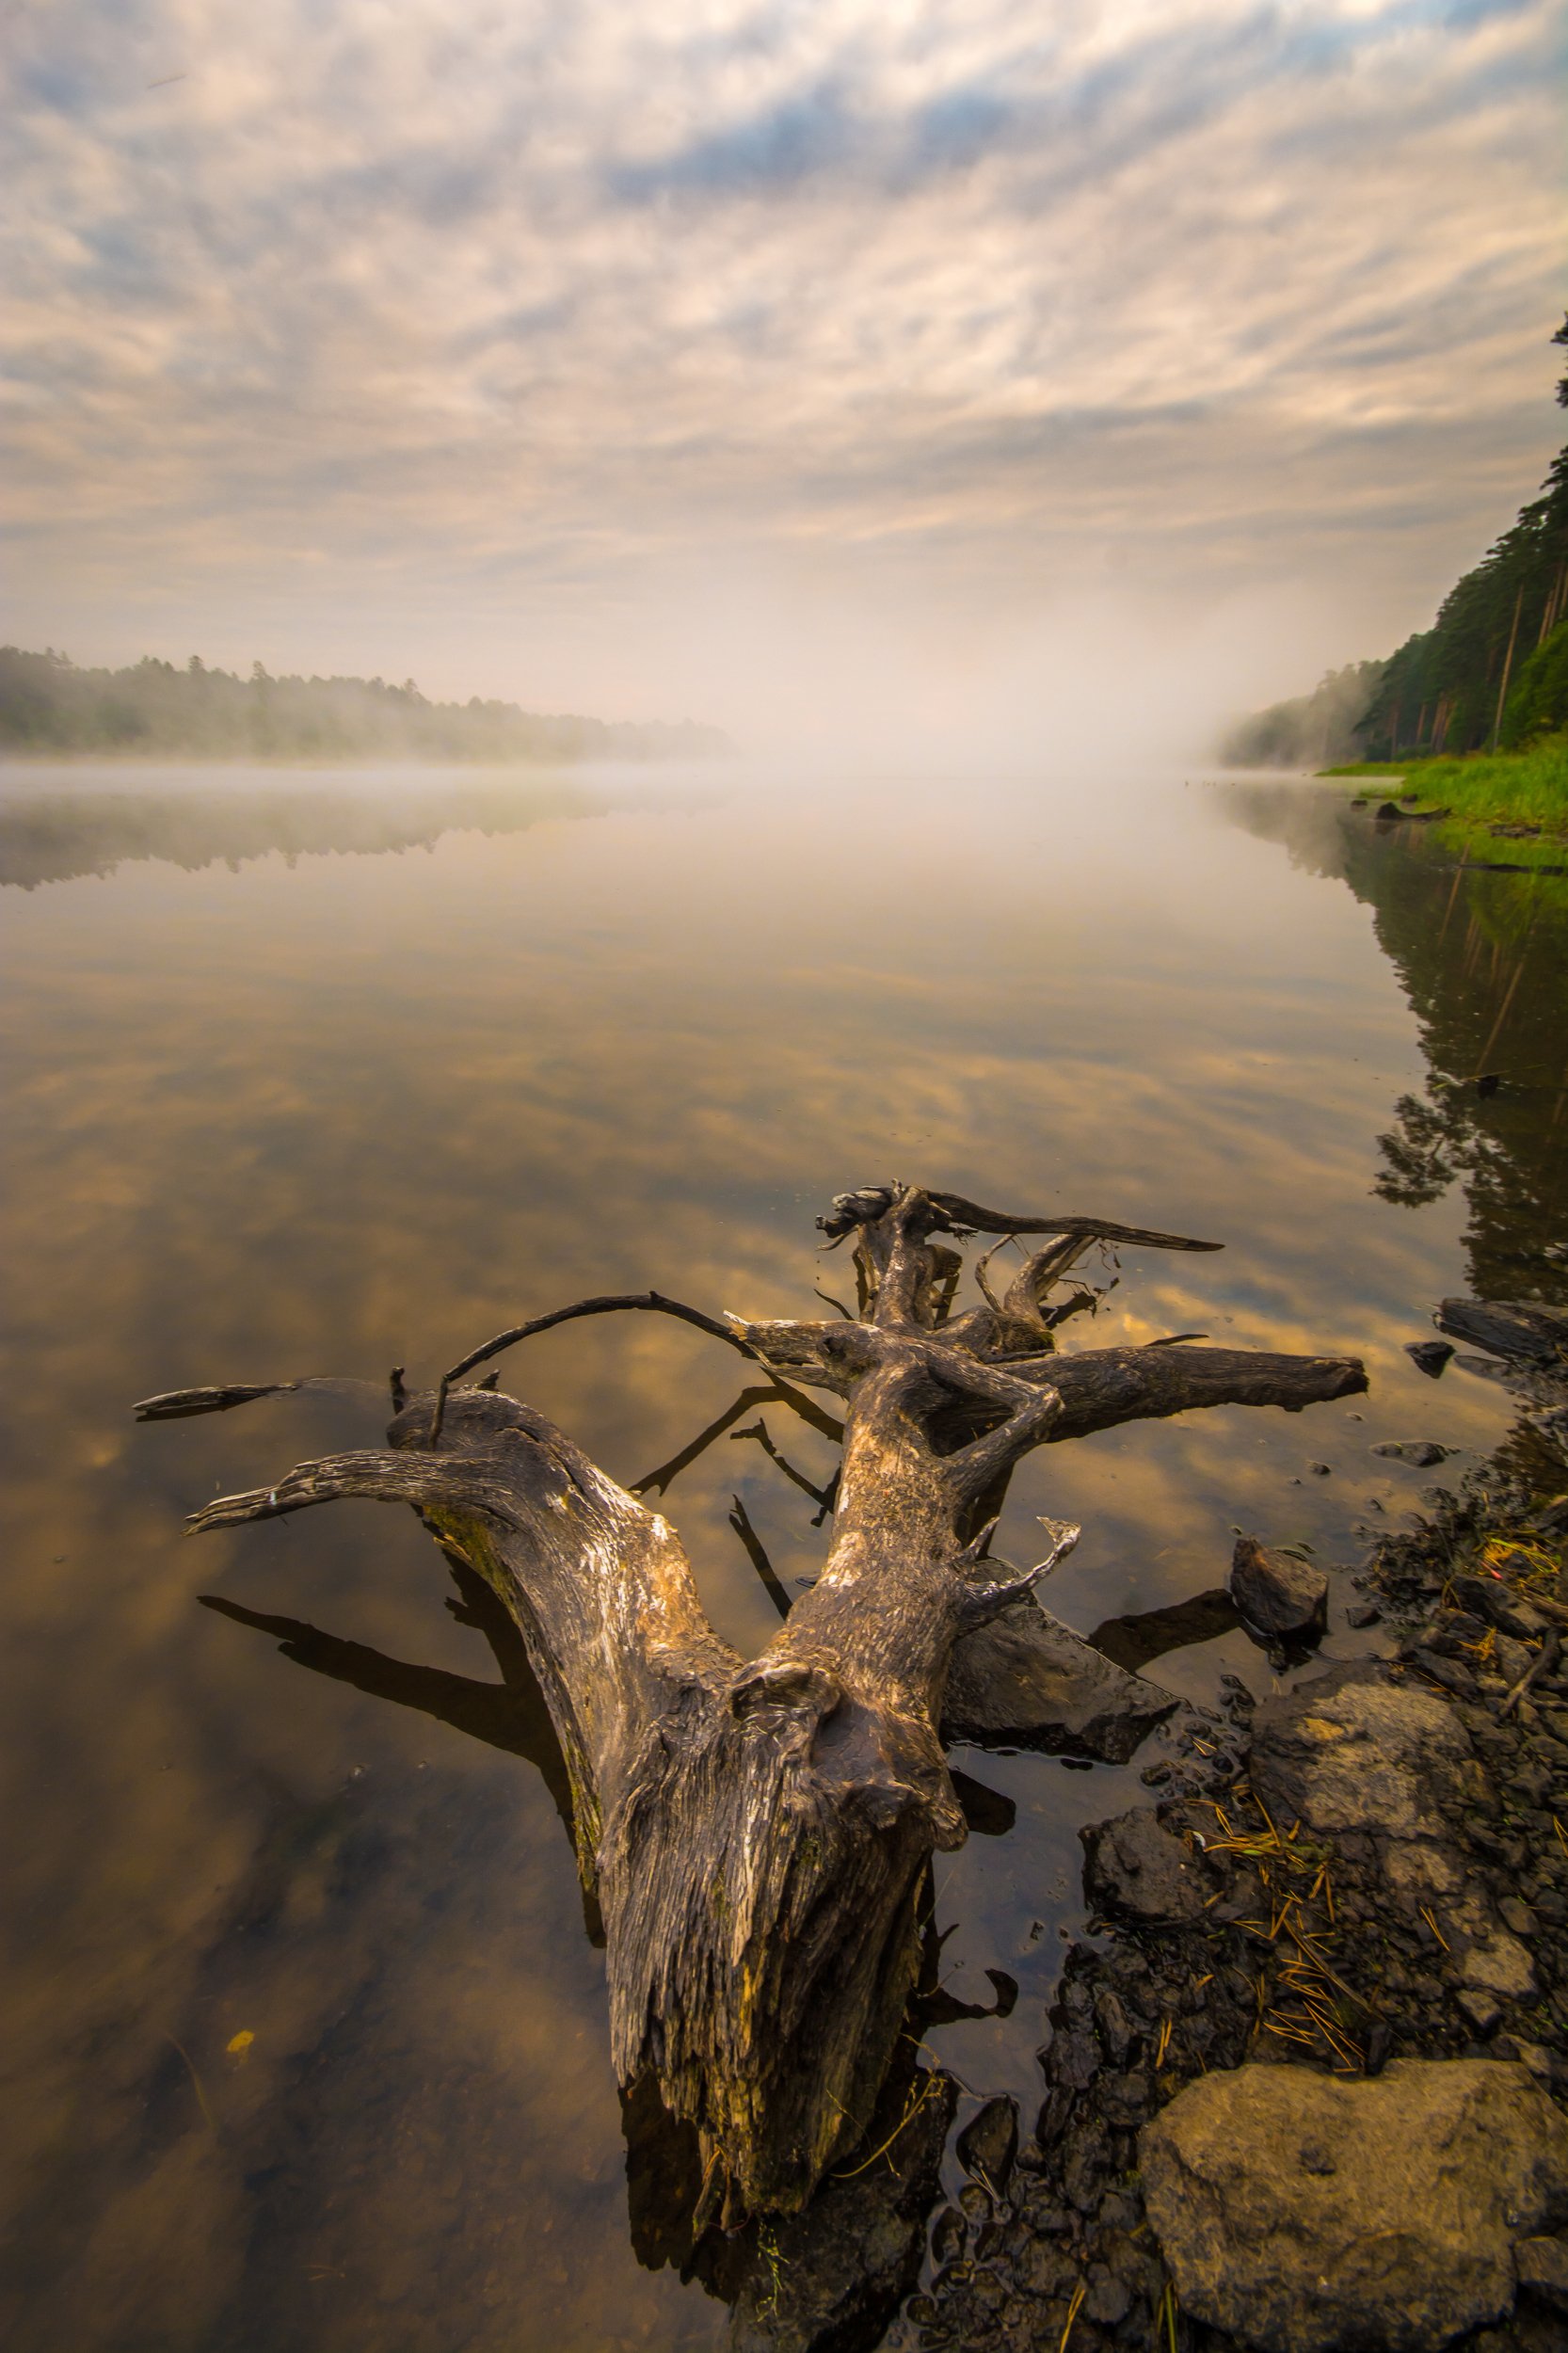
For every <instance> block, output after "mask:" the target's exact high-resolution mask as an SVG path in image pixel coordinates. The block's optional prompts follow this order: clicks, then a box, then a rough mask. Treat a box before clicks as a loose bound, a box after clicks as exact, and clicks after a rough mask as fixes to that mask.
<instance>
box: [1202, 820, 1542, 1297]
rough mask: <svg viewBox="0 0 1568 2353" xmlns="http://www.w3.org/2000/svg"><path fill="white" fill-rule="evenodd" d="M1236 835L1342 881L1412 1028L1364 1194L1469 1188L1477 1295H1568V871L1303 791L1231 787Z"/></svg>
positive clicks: (1469, 1243)
mask: <svg viewBox="0 0 1568 2353" xmlns="http://www.w3.org/2000/svg"><path fill="white" fill-rule="evenodd" d="M1224 807H1225V808H1226V809H1227V811H1228V812H1229V814H1230V815H1232V816H1233V817H1234V818H1235V819H1236V820H1237V822H1238V823H1240V824H1242V825H1244V826H1245V827H1246V828H1247V830H1248V831H1250V832H1253V833H1256V834H1258V835H1261V836H1262V837H1263V838H1264V839H1265V840H1273V841H1279V842H1282V843H1283V844H1284V845H1285V847H1286V848H1287V849H1288V852H1289V854H1290V857H1291V860H1292V862H1293V863H1294V864H1296V865H1298V866H1301V867H1304V868H1305V869H1307V871H1309V872H1312V873H1316V874H1320V875H1323V876H1324V877H1325V878H1329V879H1333V880H1335V881H1338V882H1343V883H1345V884H1347V885H1348V886H1349V888H1350V889H1351V890H1352V891H1353V892H1354V894H1355V896H1356V898H1357V899H1359V900H1360V901H1361V902H1362V904H1364V905H1367V906H1368V907H1370V908H1371V910H1372V920H1373V925H1374V928H1375V930H1376V933H1377V937H1378V943H1379V945H1380V946H1381V948H1382V949H1383V951H1384V954H1385V955H1386V956H1387V958H1388V960H1389V963H1390V964H1391V965H1392V966H1393V968H1394V970H1395V972H1396V973H1397V974H1398V976H1399V981H1400V986H1401V988H1402V989H1403V990H1404V993H1405V995H1406V997H1407V998H1408V999H1409V1000H1410V1005H1411V1009H1412V1011H1413V1012H1414V1014H1415V1016H1416V1022H1417V1025H1418V1032H1419V1037H1420V1044H1421V1050H1422V1053H1423V1055H1424V1057H1425V1059H1426V1063H1427V1068H1428V1076H1427V1080H1426V1084H1425V1086H1424V1088H1423V1089H1422V1091H1421V1093H1420V1094H1418V1095H1416V1094H1406V1095H1401V1096H1400V1097H1399V1098H1398V1100H1397V1101H1396V1102H1395V1104H1394V1107H1393V1118H1392V1121H1391V1123H1390V1125H1389V1127H1388V1128H1387V1129H1386V1130H1385V1132H1384V1134H1383V1135H1381V1136H1380V1137H1379V1139H1378V1164H1377V1166H1376V1169H1375V1171H1374V1173H1373V1177H1372V1184H1373V1190H1374V1192H1376V1193H1378V1195H1379V1196H1380V1197H1381V1198H1382V1199H1383V1200H1384V1201H1388V1202H1391V1203H1394V1204H1396V1205H1398V1206H1400V1207H1403V1208H1407V1209H1421V1208H1424V1207H1426V1206H1427V1205H1428V1204H1429V1203H1431V1202H1433V1201H1436V1200H1439V1199H1440V1198H1441V1197H1442V1195H1443V1194H1444V1193H1447V1192H1448V1189H1449V1188H1450V1187H1451V1186H1453V1185H1455V1184H1459V1185H1461V1186H1462V1187H1463V1189H1464V1198H1465V1201H1466V1204H1467V1206H1468V1209H1469V1223H1468V1225H1467V1228H1466V1231H1465V1235H1464V1247H1465V1254H1466V1257H1467V1260H1468V1286H1469V1289H1471V1290H1472V1291H1474V1292H1475V1294H1476V1295H1477V1296H1478V1297H1479V1298H1482V1299H1512V1298H1514V1297H1517V1296H1520V1295H1534V1296H1538V1297H1541V1298H1544V1299H1548V1300H1552V1301H1555V1302H1561V1301H1562V1300H1564V1299H1568V1025H1565V1023H1564V1018H1563V1013H1564V1007H1565V1006H1568V880H1565V879H1564V878H1563V875H1562V872H1561V870H1560V869H1557V870H1555V871H1552V870H1548V869H1546V868H1534V869H1532V868H1528V867H1523V866H1518V867H1516V866H1513V865H1512V864H1511V862H1510V861H1509V860H1508V859H1507V858H1506V857H1503V856H1498V857H1497V858H1496V859H1488V858H1486V857H1484V856H1477V855H1476V853H1475V852H1474V851H1473V850H1471V851H1469V852H1467V853H1466V852H1461V851H1457V850H1456V849H1455V848H1454V847H1453V846H1452V844H1451V843H1450V842H1448V841H1446V840H1445V839H1444V837H1443V829H1442V828H1440V827H1439V828H1432V827H1428V826H1425V825H1416V824H1379V823H1378V822H1377V821H1376V818H1375V816H1374V815H1373V813H1372V812H1371V811H1370V810H1358V809H1353V808H1350V807H1348V806H1347V804H1346V800H1345V795H1344V793H1343V792H1342V791H1340V790H1337V789H1335V788H1332V787H1324V786H1316V785H1302V784H1297V785H1283V786H1282V785H1241V786H1232V787H1230V788H1228V789H1227V790H1226V791H1225V792H1224Z"/></svg>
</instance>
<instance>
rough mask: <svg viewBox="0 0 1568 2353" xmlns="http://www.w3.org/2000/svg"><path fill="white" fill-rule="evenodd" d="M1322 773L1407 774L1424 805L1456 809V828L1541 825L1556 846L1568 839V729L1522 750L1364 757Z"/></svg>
mask: <svg viewBox="0 0 1568 2353" xmlns="http://www.w3.org/2000/svg"><path fill="white" fill-rule="evenodd" d="M1320 773H1321V774H1322V775H1323V776H1382V777H1385V778H1387V779H1388V780H1389V781H1390V782H1393V781H1394V780H1395V779H1400V778H1402V780H1403V781H1404V784H1405V786H1406V788H1407V790H1409V791H1410V792H1415V793H1416V795H1417V800H1416V806H1417V807H1418V808H1444V809H1448V810H1450V811H1451V812H1452V820H1453V829H1454V830H1456V831H1457V830H1463V831H1464V832H1466V833H1470V834H1476V833H1480V835H1482V836H1484V835H1485V832H1486V829H1487V828H1488V827H1489V826H1492V825H1502V824H1509V825H1539V826H1540V827H1541V830H1542V836H1543V838H1544V840H1550V841H1551V843H1552V846H1553V847H1554V848H1555V849H1558V850H1560V849H1561V847H1562V846H1563V845H1564V844H1565V843H1568V734H1564V735H1550V736H1547V737H1546V738H1545V739H1544V742H1542V743H1539V744H1531V745H1530V746H1529V748H1528V750H1526V751H1522V752H1493V753H1479V754H1476V753H1473V754H1472V755H1471V756H1470V758H1469V759H1467V760H1410V761H1401V760H1360V761H1357V762H1355V763H1354V764H1353V765H1352V766H1349V767H1344V768H1325V769H1323V770H1322V771H1321V772H1320ZM1445 831H1448V828H1447V827H1446V828H1445ZM1516 846H1518V847H1521V848H1523V847H1528V844H1523V843H1521V844H1518V845H1516Z"/></svg>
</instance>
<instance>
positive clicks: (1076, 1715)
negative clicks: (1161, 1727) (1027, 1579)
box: [942, 1596, 1176, 1765]
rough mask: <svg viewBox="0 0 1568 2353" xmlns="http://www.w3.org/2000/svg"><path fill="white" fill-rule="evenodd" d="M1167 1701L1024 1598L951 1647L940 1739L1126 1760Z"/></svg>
mask: <svg viewBox="0 0 1568 2353" xmlns="http://www.w3.org/2000/svg"><path fill="white" fill-rule="evenodd" d="M1175 1706H1176V1698H1175V1696H1174V1694H1173V1693H1171V1692H1169V1691H1162V1690H1161V1689H1160V1686H1159V1685H1158V1684H1157V1683H1149V1682H1146V1681H1145V1680H1144V1677H1143V1676H1142V1675H1135V1674H1128V1672H1127V1669H1126V1668H1125V1667H1118V1666H1117V1665H1116V1664H1115V1662H1114V1661H1113V1660H1112V1659H1110V1658H1107V1657H1104V1656H1103V1655H1102V1654H1101V1653H1100V1652H1099V1651H1097V1650H1096V1649H1094V1648H1093V1646H1092V1645H1091V1644H1090V1643H1088V1642H1086V1641H1084V1640H1083V1637H1082V1636H1081V1635H1080V1634H1075V1633H1074V1632H1073V1630H1072V1628H1071V1626H1066V1625H1063V1624H1062V1622H1061V1620H1060V1619H1059V1618H1053V1617H1052V1616H1051V1615H1050V1612H1049V1611H1048V1610H1046V1609H1041V1607H1040V1605H1039V1603H1038V1602H1036V1601H1033V1600H1031V1599H1029V1598H1028V1597H1027V1596H1026V1597H1025V1599H1023V1600H1022V1601H1016V1602H1012V1603H1010V1604H1009V1606H1008V1608H1007V1609H1003V1610H1002V1611H1001V1612H1000V1614H999V1615H998V1616H997V1617H995V1618H993V1619H992V1620H991V1621H990V1623H989V1624H988V1625H983V1626H978V1627H977V1628H976V1629H975V1631H974V1632H973V1633H972V1634H966V1635H965V1636H964V1638H963V1640H962V1641H959V1642H957V1643H956V1644H955V1645H954V1647H953V1653H952V1665H951V1666H950V1668H949V1669H948V1689H947V1699H946V1702H945V1704H944V1705H943V1709H942V1737H943V1739H944V1740H948V1741H952V1740H973V1741H977V1742H979V1743H980V1744H981V1745H982V1746H985V1745H987V1744H996V1743H1000V1742H1005V1743H1006V1745H1007V1746H1008V1747H1009V1748H1018V1749H1043V1750H1044V1751H1046V1752H1047V1753H1048V1754H1051V1755H1068V1756H1087V1757H1094V1758H1096V1760H1098V1761H1099V1762H1100V1763H1102V1764H1107V1765H1125V1764H1126V1763H1127V1760H1128V1757H1129V1756H1130V1755H1131V1754H1132V1753H1133V1751H1134V1750H1135V1749H1136V1748H1137V1747H1138V1745H1139V1743H1140V1741H1142V1740H1143V1739H1144V1736H1145V1735H1146V1734H1147V1733H1149V1732H1150V1731H1152V1729H1153V1727H1154V1726H1155V1725H1156V1724H1157V1723H1159V1721H1160V1719H1161V1717H1164V1716H1168V1715H1169V1714H1170V1713H1171V1710H1172V1709H1173V1708H1174V1707H1175Z"/></svg>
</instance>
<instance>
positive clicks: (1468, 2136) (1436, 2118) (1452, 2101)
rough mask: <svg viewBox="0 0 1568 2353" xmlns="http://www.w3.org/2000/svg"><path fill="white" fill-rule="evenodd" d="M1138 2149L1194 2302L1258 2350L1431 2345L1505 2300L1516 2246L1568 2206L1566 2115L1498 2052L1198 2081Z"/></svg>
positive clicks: (1488, 2315) (1268, 2070)
mask: <svg viewBox="0 0 1568 2353" xmlns="http://www.w3.org/2000/svg"><path fill="white" fill-rule="evenodd" d="M1139 2160H1140V2164H1141V2167H1142V2171H1143V2181H1144V2198H1145V2200H1146V2201H1147V2205H1148V2213H1149V2219H1150V2221H1151V2222H1152V2224H1153V2226H1154V2229H1155V2233H1156V2234H1157V2236H1158V2237H1159V2239H1160V2247H1161V2250H1162V2252H1163V2254H1164V2256H1165V2260H1166V2262H1167V2263H1168V2264H1169V2265H1170V2267H1171V2271H1172V2273H1173V2276H1174V2277H1175V2280H1176V2291H1177V2294H1178V2295H1179V2297H1180V2298H1181V2302H1182V2305H1183V2307H1184V2308H1185V2309H1186V2310H1187V2311H1189V2312H1191V2313H1193V2314H1194V2315H1195V2316H1196V2317H1197V2318H1198V2319H1200V2320H1205V2321H1208V2322H1210V2323H1212V2324H1213V2325H1214V2326H1215V2327H1217V2328H1221V2329H1229V2330H1231V2331H1232V2332H1233V2333H1234V2334H1235V2335H1236V2336H1238V2337H1239V2338H1240V2339H1241V2341H1242V2342H1243V2343H1244V2344H1246V2345H1254V2346H1256V2347H1257V2348H1259V2353H1338V2348H1343V2347H1348V2346H1356V2347H1360V2348H1364V2353H1431V2349H1432V2348H1434V2347H1436V2346H1439V2345H1447V2344H1448V2341H1449V2339H1450V2338H1452V2337H1455V2336H1457V2335H1459V2334H1460V2333H1461V2331H1463V2330H1464V2329H1471V2328H1474V2327H1475V2326H1476V2325H1477V2324H1478V2323H1479V2322H1481V2321H1486V2320H1492V2319H1496V2317H1497V2316H1498V2315H1500V2314H1501V2313H1506V2312H1507V2311H1508V2310H1509V2309H1510V2307H1511V2306H1512V2301H1513V2290H1514V2265H1513V2242H1514V2241H1515V2240H1516V2239H1521V2238H1523V2239H1528V2238H1529V2237H1531V2236H1532V2235H1533V2234H1535V2233H1540V2232H1541V2231H1543V2229H1548V2228H1550V2226H1551V2224H1552V2223H1553V2222H1554V2221H1556V2220H1557V2219H1558V2217H1560V2215H1561V2214H1562V2213H1563V2212H1564V2210H1565V2208H1568V2124H1565V2123H1564V2121H1563V2120H1562V2118H1561V2117H1560V2115H1559V2114H1558V2112H1557V2110H1556V2108H1555V2107H1554V2106H1553V2105H1552V2104H1551V2102H1550V2101H1549V2100H1548V2099H1547V2098H1546V2097H1545V2095H1544V2092H1543V2091H1542V2090H1541V2089H1540V2087H1539V2086H1538V2085H1537V2084H1536V2083H1535V2082H1534V2081H1533V2080H1532V2079H1531V2077H1530V2075H1529V2073H1528V2070H1527V2069H1526V2068H1524V2067H1521V2066H1519V2065H1518V2064H1517V2063H1515V2062H1503V2061H1500V2060H1487V2059H1446V2060H1422V2059H1397V2060H1395V2061H1394V2062H1393V2063H1392V2064H1391V2065H1390V2066H1389V2067H1388V2069H1387V2070H1386V2071H1385V2073H1384V2074H1383V2075H1382V2076H1380V2077H1379V2078H1378V2079H1377V2080H1376V2081H1375V2082H1368V2081H1359V2082H1341V2081H1339V2080H1337V2079H1336V2078H1334V2077H1332V2076H1325V2075H1319V2074H1316V2073H1312V2072H1311V2071H1309V2070H1308V2069H1306V2068H1304V2067H1268V2066H1257V2065H1251V2064H1249V2065H1247V2066H1244V2067H1240V2068H1238V2069H1236V2070H1235V2071H1234V2073H1229V2074H1223V2073H1216V2074H1211V2075H1203V2076H1200V2077H1199V2078H1198V2079H1197V2081H1196V2082H1194V2083H1191V2084H1189V2085H1188V2086H1187V2088H1186V2089H1185V2090H1184V2091H1181V2092H1179V2093H1178V2094H1177V2096H1176V2099H1175V2100H1173V2101H1172V2102H1171V2104H1170V2105H1169V2106H1168V2107H1167V2108H1165V2109H1164V2110H1163V2111H1162V2112H1161V2113H1160V2115H1159V2116H1158V2117H1156V2118H1155V2120H1154V2121H1153V2122H1152V2123H1150V2124H1148V2125H1145V2127H1144V2131H1143V2133H1142V2135H1141V2136H1140V2138H1139Z"/></svg>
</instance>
